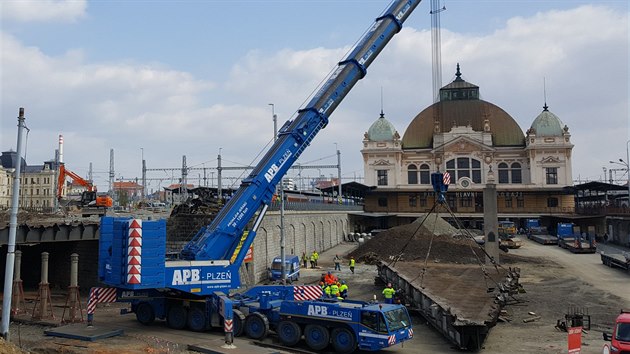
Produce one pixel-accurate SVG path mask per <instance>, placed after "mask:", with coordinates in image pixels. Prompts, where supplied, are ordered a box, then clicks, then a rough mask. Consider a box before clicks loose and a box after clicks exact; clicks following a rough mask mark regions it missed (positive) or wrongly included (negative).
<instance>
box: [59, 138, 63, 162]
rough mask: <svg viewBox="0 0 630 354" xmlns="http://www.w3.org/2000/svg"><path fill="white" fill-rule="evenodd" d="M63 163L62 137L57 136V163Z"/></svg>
mask: <svg viewBox="0 0 630 354" xmlns="http://www.w3.org/2000/svg"><path fill="white" fill-rule="evenodd" d="M62 162H63V135H61V134H59V163H62Z"/></svg>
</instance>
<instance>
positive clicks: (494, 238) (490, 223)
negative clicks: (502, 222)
mask: <svg viewBox="0 0 630 354" xmlns="http://www.w3.org/2000/svg"><path fill="white" fill-rule="evenodd" d="M498 228H499V221H498V217H497V186H496V184H495V179H494V173H493V172H492V167H490V171H489V172H488V177H487V178H486V186H485V188H484V189H483V230H484V235H485V237H486V242H485V244H484V248H485V250H486V252H487V253H488V255H489V256H490V257H492V258H493V259H494V261H495V262H496V263H497V264H499V232H498ZM486 264H488V265H489V264H492V262H491V261H490V258H489V257H486Z"/></svg>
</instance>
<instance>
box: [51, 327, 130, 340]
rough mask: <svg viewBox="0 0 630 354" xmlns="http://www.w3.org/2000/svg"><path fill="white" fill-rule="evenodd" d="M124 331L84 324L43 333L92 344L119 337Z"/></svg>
mask: <svg viewBox="0 0 630 354" xmlns="http://www.w3.org/2000/svg"><path fill="white" fill-rule="evenodd" d="M123 333H124V331H123V330H122V329H120V328H111V327H104V326H86V325H85V324H84V323H74V324H70V325H67V326H62V327H56V328H52V329H48V330H45V331H44V334H45V335H47V336H51V337H61V338H69V339H78V340H82V341H89V342H93V341H95V340H98V339H103V338H110V337H115V336H120V335H122V334H123Z"/></svg>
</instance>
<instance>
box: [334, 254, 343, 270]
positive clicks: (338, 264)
mask: <svg viewBox="0 0 630 354" xmlns="http://www.w3.org/2000/svg"><path fill="white" fill-rule="evenodd" d="M333 262H335V270H338V271H340V272H341V258H339V255H338V254H336V255H335V258H333Z"/></svg>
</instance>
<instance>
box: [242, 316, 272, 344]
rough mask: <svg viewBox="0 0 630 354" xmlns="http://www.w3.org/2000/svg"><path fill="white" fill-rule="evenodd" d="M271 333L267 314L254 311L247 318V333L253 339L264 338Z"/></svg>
mask: <svg viewBox="0 0 630 354" xmlns="http://www.w3.org/2000/svg"><path fill="white" fill-rule="evenodd" d="M268 333H269V320H268V319H267V317H265V315H263V314H261V313H259V312H254V313H250V314H249V315H247V317H246V318H245V334H247V336H248V337H249V338H251V339H263V338H265V337H266V336H267V334H268Z"/></svg>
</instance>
